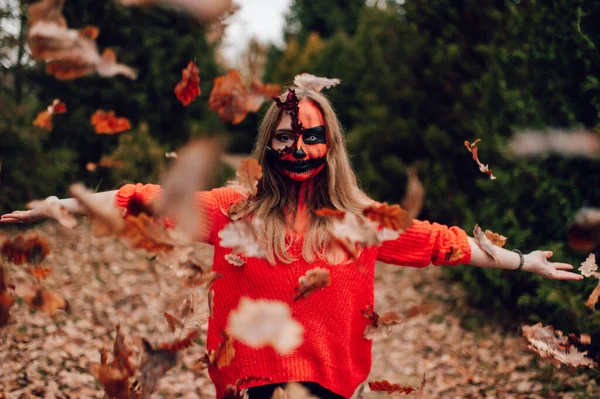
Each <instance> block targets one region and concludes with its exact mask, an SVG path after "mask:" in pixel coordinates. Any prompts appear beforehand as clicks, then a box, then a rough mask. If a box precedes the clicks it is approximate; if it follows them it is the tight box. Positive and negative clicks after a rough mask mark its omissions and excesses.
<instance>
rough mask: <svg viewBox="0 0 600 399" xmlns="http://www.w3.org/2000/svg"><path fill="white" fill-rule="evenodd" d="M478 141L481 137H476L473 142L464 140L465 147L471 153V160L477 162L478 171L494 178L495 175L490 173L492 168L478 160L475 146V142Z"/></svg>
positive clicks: (477, 151) (477, 150)
mask: <svg viewBox="0 0 600 399" xmlns="http://www.w3.org/2000/svg"><path fill="white" fill-rule="evenodd" d="M480 141H481V139H477V140H475V141H474V142H473V143H469V142H468V141H466V140H465V147H467V150H469V152H470V153H471V154H473V160H475V162H477V165H478V166H479V171H480V172H481V173H485V174H486V175H488V176H489V177H490V179H491V180H496V177H495V176H494V175H493V174H492V170H491V169H490V168H489V167H488V165H484V164H483V163H481V161H480V160H479V155H478V153H479V149H478V148H477V143H479V142H480Z"/></svg>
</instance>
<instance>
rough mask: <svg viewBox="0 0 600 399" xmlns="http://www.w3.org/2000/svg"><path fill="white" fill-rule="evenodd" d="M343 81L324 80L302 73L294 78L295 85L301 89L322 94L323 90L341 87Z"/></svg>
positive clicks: (336, 79) (335, 79)
mask: <svg viewBox="0 0 600 399" xmlns="http://www.w3.org/2000/svg"><path fill="white" fill-rule="evenodd" d="M340 82H341V80H339V79H338V78H332V79H330V78H322V77H318V76H315V75H311V74H310V73H302V74H300V75H296V76H295V77H294V85H295V86H296V87H298V88H299V89H304V90H314V91H316V92H320V91H321V90H323V89H329V88H330V87H333V86H336V85H339V84H340Z"/></svg>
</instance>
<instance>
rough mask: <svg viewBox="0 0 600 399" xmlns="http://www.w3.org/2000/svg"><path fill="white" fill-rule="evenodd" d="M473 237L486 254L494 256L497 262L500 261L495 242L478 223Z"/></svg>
mask: <svg viewBox="0 0 600 399" xmlns="http://www.w3.org/2000/svg"><path fill="white" fill-rule="evenodd" d="M473 238H474V239H475V242H476V243H477V245H478V246H479V248H481V249H482V250H483V251H484V252H485V253H486V254H488V255H489V256H491V257H492V258H494V260H495V261H496V263H497V264H499V263H500V258H498V254H496V250H495V249H494V247H495V246H494V244H492V242H491V241H490V240H489V238H487V236H486V235H485V234H484V233H483V231H482V230H481V227H479V225H478V224H476V225H475V228H474V229H473Z"/></svg>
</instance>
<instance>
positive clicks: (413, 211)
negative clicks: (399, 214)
mask: <svg viewBox="0 0 600 399" xmlns="http://www.w3.org/2000/svg"><path fill="white" fill-rule="evenodd" d="M406 172H407V175H408V182H407V184H406V192H405V194H404V198H403V199H402V202H401V203H400V205H401V206H402V209H404V210H406V211H407V212H408V214H409V215H410V218H411V219H416V218H417V217H418V216H419V214H420V213H421V209H423V200H424V198H425V188H424V187H423V183H421V180H419V175H418V173H417V166H416V165H415V166H411V167H410V168H408V169H407V171H406Z"/></svg>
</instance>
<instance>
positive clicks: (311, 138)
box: [306, 136, 317, 141]
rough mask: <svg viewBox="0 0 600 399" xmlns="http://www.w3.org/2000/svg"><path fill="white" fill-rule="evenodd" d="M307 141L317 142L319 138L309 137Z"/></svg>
mask: <svg viewBox="0 0 600 399" xmlns="http://www.w3.org/2000/svg"><path fill="white" fill-rule="evenodd" d="M306 141H317V136H309V137H308V138H307V139H306Z"/></svg>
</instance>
